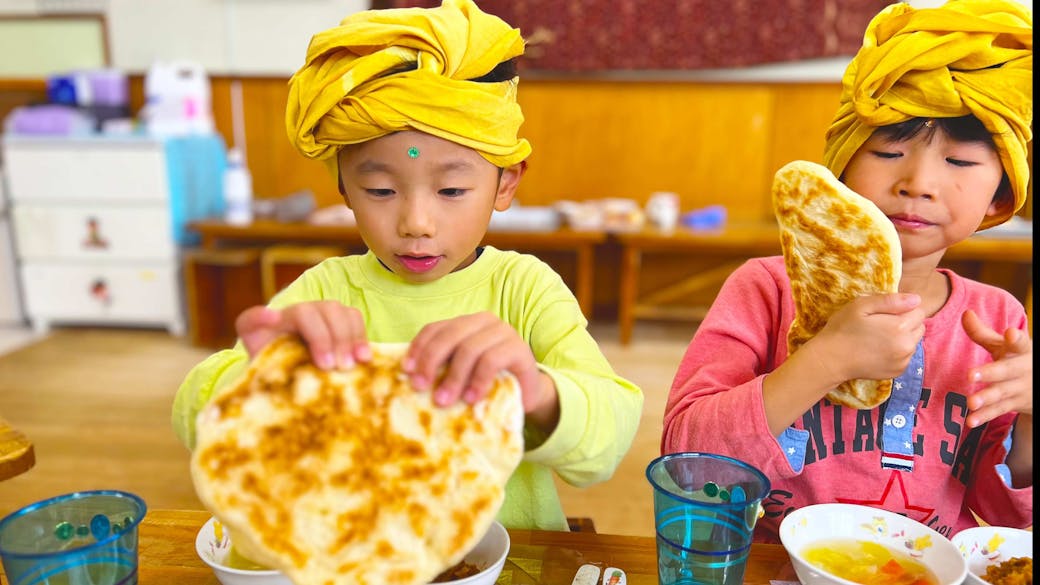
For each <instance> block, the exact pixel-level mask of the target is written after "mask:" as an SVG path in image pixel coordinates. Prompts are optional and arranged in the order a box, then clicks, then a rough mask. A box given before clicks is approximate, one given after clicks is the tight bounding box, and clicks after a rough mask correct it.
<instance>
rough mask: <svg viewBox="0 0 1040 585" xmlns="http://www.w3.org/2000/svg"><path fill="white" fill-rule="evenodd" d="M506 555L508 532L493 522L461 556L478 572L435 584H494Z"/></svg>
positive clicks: (504, 563) (507, 552) (504, 562)
mask: <svg viewBox="0 0 1040 585" xmlns="http://www.w3.org/2000/svg"><path fill="white" fill-rule="evenodd" d="M508 555H509V533H508V532H506V529H505V527H504V526H502V525H501V524H499V523H498V522H493V523H492V524H491V528H488V531H487V534H485V535H484V538H481V539H480V542H478V543H477V546H475V547H473V550H471V551H469V553H468V554H466V556H465V557H463V558H462V560H463V561H464V562H467V563H469V564H471V565H475V566H476V567H477V568H478V569H480V572H479V573H477V574H476V575H473V576H472V577H466V578H465V579H456V580H454V581H443V582H441V583H438V584H437V585H448V584H450V585H494V583H495V581H496V580H498V575H499V574H500V573H502V567H504V566H505V565H506V556H508Z"/></svg>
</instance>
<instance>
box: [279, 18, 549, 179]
mask: <svg viewBox="0 0 1040 585" xmlns="http://www.w3.org/2000/svg"><path fill="white" fill-rule="evenodd" d="M523 52H524V41H523V38H522V37H521V36H520V31H519V29H514V28H511V27H510V26H509V25H508V24H506V23H505V22H504V21H503V20H501V19H500V18H498V17H496V16H492V15H490V14H486V13H484V12H481V11H480V9H478V8H477V6H476V5H475V4H474V3H473V2H472V0H444V2H443V4H442V5H441V6H440V7H439V8H430V9H423V8H400V9H386V10H368V11H363V12H358V13H356V14H353V15H351V16H348V17H347V18H345V19H344V20H343V21H342V22H341V23H340V25H339V26H337V27H335V28H331V29H329V30H326V31H324V32H321V33H318V34H317V35H315V36H314V37H313V38H312V39H311V43H310V46H309V47H308V49H307V61H306V64H305V65H304V66H303V67H302V68H300V70H299V71H297V72H296V73H295V74H294V75H293V77H292V79H290V80H289V100H288V103H287V105H286V112H285V121H286V128H287V130H288V133H289V140H290V142H292V144H293V145H294V146H295V147H296V149H297V150H299V151H300V152H301V153H302V154H303V155H304V156H306V157H309V158H313V159H319V160H324V161H326V163H327V164H328V165H329V167H330V169H331V170H334V171H335V170H336V156H335V155H336V153H337V152H338V151H339V149H340V148H341V147H342V146H343V145H346V144H357V143H360V142H365V141H368V140H372V139H374V138H379V137H380V136H385V135H387V134H391V133H393V132H398V131H401V130H419V131H422V132H426V133H429V134H432V135H434V136H438V137H440V138H444V139H446V140H450V141H452V142H455V143H457V144H461V145H463V146H466V147H469V148H472V149H474V150H476V151H477V152H479V153H480V154H481V155H482V156H483V157H484V158H485V159H487V160H488V161H490V162H491V163H492V164H494V165H496V166H499V167H506V166H509V165H513V164H516V163H519V162H521V161H523V160H524V159H525V158H527V156H528V155H529V154H530V153H531V146H530V144H529V143H528V142H527V140H524V139H522V138H518V137H517V132H518V131H519V129H520V125H521V124H522V123H523V121H524V117H523V114H522V113H521V111H520V106H519V104H517V102H516V86H517V80H516V79H515V78H514V79H512V80H509V81H502V82H493V83H485V82H474V81H467V80H469V79H473V78H477V77H480V76H482V75H485V74H487V73H489V72H490V71H491V70H492V69H494V68H495V66H497V65H498V64H499V63H501V62H503V61H508V60H509V59H511V58H513V57H517V56H519V55H522V54H523ZM409 65H410V66H414V69H413V70H408V71H403V72H399V73H393V74H389V75H388V73H392V72H394V71H397V70H398V69H400V68H401V67H403V66H409Z"/></svg>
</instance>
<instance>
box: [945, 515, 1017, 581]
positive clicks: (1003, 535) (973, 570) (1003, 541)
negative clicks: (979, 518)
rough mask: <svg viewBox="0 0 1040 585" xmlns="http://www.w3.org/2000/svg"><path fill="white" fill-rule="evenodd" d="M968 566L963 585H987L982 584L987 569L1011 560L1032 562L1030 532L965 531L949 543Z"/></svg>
mask: <svg viewBox="0 0 1040 585" xmlns="http://www.w3.org/2000/svg"><path fill="white" fill-rule="evenodd" d="M951 540H952V541H953V544H954V546H956V547H957V550H959V551H960V553H961V555H962V556H963V557H964V559H965V560H966V561H967V562H968V577H967V578H966V579H965V580H964V585H989V583H987V582H985V581H983V580H982V575H985V574H986V567H988V566H990V565H996V564H997V563H1002V562H1004V561H1006V560H1008V559H1010V558H1012V557H1029V558H1033V533H1032V532H1031V531H1029V530H1020V529H1018V528H1006V527H1002V526H979V527H978V528H968V529H966V530H961V531H960V532H958V533H957V534H954V535H953V538H952V539H951Z"/></svg>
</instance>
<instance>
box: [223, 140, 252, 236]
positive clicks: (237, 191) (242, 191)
mask: <svg viewBox="0 0 1040 585" xmlns="http://www.w3.org/2000/svg"><path fill="white" fill-rule="evenodd" d="M227 156H228V161H227V162H228V165H227V169H225V170H224V220H225V221H227V222H228V223H230V224H234V225H245V224H248V223H252V221H253V177H252V175H250V174H249V168H247V167H246V164H245V157H244V156H243V155H242V150H241V149H239V148H236V147H232V148H230V149H228V155H227Z"/></svg>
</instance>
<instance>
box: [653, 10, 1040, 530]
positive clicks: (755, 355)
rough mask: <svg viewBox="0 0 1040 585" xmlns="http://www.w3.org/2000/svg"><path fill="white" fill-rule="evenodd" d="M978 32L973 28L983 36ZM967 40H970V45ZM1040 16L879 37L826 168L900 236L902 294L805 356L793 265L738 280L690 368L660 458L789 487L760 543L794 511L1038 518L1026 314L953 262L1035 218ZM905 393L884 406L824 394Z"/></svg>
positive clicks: (866, 49) (845, 108)
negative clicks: (860, 385)
mask: <svg viewBox="0 0 1040 585" xmlns="http://www.w3.org/2000/svg"><path fill="white" fill-rule="evenodd" d="M968 24H970V26H968ZM957 27H964V30H967V31H971V32H956V28H957ZM1032 63H1033V44H1032V16H1031V14H1030V13H1029V12H1028V11H1027V9H1026V8H1024V7H1023V6H1022V5H1021V4H1019V3H1017V2H1014V1H1010V0H1009V1H1006V2H1004V1H1001V0H997V1H983V0H958V1H957V2H950V3H948V4H946V5H944V6H942V7H940V8H933V9H920V10H915V9H914V8H911V7H909V6H908V5H907V4H904V3H899V4H894V5H891V6H889V7H888V8H886V9H884V10H882V12H881V13H879V14H878V15H877V16H876V17H875V18H874V20H872V21H871V24H870V25H869V26H868V28H867V32H866V36H865V41H864V45H863V48H862V49H861V50H860V52H859V53H858V54H857V56H856V57H855V59H854V60H853V61H852V63H851V64H850V65H849V67H848V69H847V71H846V74H845V76H844V79H843V92H842V99H841V104H840V107H839V110H838V113H837V115H836V117H835V119H834V122H833V124H832V126H831V128H830V130H829V131H828V135H827V146H826V149H825V153H824V162H825V164H826V165H827V166H828V167H829V168H830V169H831V171H832V172H834V174H835V175H836V176H838V177H840V178H841V179H842V181H843V182H844V183H845V184H846V185H848V186H849V187H850V188H852V189H853V190H854V191H856V192H857V193H859V194H861V195H863V196H864V197H866V198H867V199H869V200H870V201H872V202H873V203H874V204H876V205H877V206H878V208H880V209H881V211H882V212H883V213H884V214H885V215H886V216H887V217H888V218H889V219H890V220H891V221H892V223H893V224H894V225H895V227H896V230H897V232H898V234H899V240H900V244H901V247H902V253H903V270H902V279H901V281H900V283H899V292H898V293H893V294H885V295H873V296H865V297H860V298H858V299H855V300H853V301H852V302H850V303H849V304H848V305H846V306H845V307H843V308H842V309H841V310H839V311H838V312H836V313H835V314H834V315H832V316H831V318H830V319H829V320H828V322H827V324H826V326H825V327H824V328H823V329H822V330H821V331H820V332H819V333H818V334H817V335H816V336H815V337H814V338H813V339H811V340H809V341H808V342H807V343H805V344H804V345H803V346H802V347H800V348H799V349H798V351H797V352H795V353H794V354H792V355H790V356H789V355H788V353H787V343H786V339H787V332H788V330H789V328H790V325H791V321H792V319H793V317H794V304H793V299H792V295H791V284H790V281H789V279H788V276H787V274H786V272H785V269H784V262H783V258H782V257H779V256H777V257H771V258H757V259H752V260H749V261H748V262H747V263H745V264H744V265H743V266H741V267H740V268H739V269H737V270H736V271H734V272H733V274H732V275H730V277H729V278H728V279H727V281H726V283H725V284H724V285H723V287H722V289H721V291H720V292H719V295H718V297H717V298H716V300H715V303H714V304H713V305H712V307H711V310H710V311H709V312H708V315H707V316H706V317H705V319H704V321H703V322H702V323H701V325H700V327H699V328H698V330H697V333H696V334H695V335H694V337H693V340H692V341H691V343H690V345H689V348H688V349H687V351H686V355H685V356H684V358H683V360H682V363H681V364H680V365H679V369H678V372H677V374H676V376H675V381H674V382H673V384H672V388H671V392H670V394H669V399H668V404H667V407H666V409H665V416H664V432H663V437H662V451H663V452H665V453H670V452H677V451H706V452H714V453H720V454H724V455H730V456H733V457H737V458H740V459H742V460H744V461H747V462H749V463H751V464H752V465H754V466H756V467H758V468H759V469H760V470H762V471H763V472H764V473H765V474H766V475H767V476H769V478H770V481H771V483H772V490H771V492H770V493H769V495H768V496H767V497H766V498H765V500H764V501H763V507H764V512H765V515H764V517H762V518H761V519H760V520H759V522H758V525H757V527H756V533H755V540H756V541H764V542H777V541H778V540H779V538H778V535H777V529H778V527H779V524H780V522H781V521H782V520H783V518H784V516H785V515H786V514H788V513H789V512H790V511H792V510H794V509H796V508H799V507H802V506H805V505H809V504H815V503H821V502H848V503H855V504H863V505H867V506H874V507H878V508H884V509H886V510H890V511H893V512H897V513H900V514H904V515H907V516H909V517H910V518H913V519H914V520H918V521H920V522H922V523H924V524H926V525H928V526H931V527H932V528H934V529H935V530H937V531H939V532H940V533H942V534H944V535H947V536H951V535H953V534H955V533H956V532H958V531H959V530H962V529H964V528H967V527H969V526H973V525H976V524H977V522H976V520H975V518H974V515H973V513H974V514H977V515H978V516H979V517H981V518H982V519H983V520H985V521H986V522H987V523H989V524H996V525H1002V526H1015V527H1025V526H1029V525H1031V523H1032V513H1033V504H1032V498H1033V486H1032V479H1031V477H1032V472H1033V463H1032V461H1033V437H1032V433H1033V417H1032V413H1033V401H1032V392H1033V382H1032V374H1033V361H1032V360H1033V351H1032V339H1031V338H1030V335H1029V333H1028V322H1027V317H1026V313H1025V310H1024V308H1023V307H1022V304H1021V303H1020V302H1018V301H1017V300H1016V299H1015V298H1014V297H1013V296H1012V295H1011V294H1009V293H1008V292H1006V291H1004V290H1001V289H998V288H995V287H992V286H988V285H985V284H982V283H979V282H975V281H972V280H969V279H967V278H964V277H961V276H959V275H957V274H956V273H954V272H952V271H950V270H946V269H942V268H938V264H939V262H940V260H941V259H942V257H943V254H944V253H945V252H946V250H947V248H949V247H950V246H952V245H954V244H956V243H957V242H960V241H962V240H964V239H966V238H968V237H970V236H971V235H972V234H973V233H975V231H976V230H978V229H983V228H987V227H992V226H994V225H997V224H999V223H1002V222H1004V221H1006V220H1007V219H1009V218H1010V217H1011V216H1012V215H1013V214H1014V213H1015V212H1016V211H1017V210H1019V209H1020V208H1021V207H1022V205H1023V204H1024V203H1025V199H1026V193H1027V185H1028V182H1029V173H1030V170H1029V162H1028V157H1027V154H1026V153H1027V149H1026V146H1027V144H1028V143H1029V141H1030V140H1031V122H1032V103H1033V102H1032V93H1031V83H1032ZM857 378H866V379H888V378H892V379H894V383H893V391H892V395H891V397H890V398H889V399H888V400H887V401H886V402H885V403H883V404H881V405H880V406H878V407H876V408H873V409H869V410H855V409H851V408H847V407H842V406H839V405H836V404H832V403H831V402H829V401H827V400H826V399H825V398H824V397H825V396H826V394H827V393H828V392H829V391H830V390H832V389H833V388H835V387H836V386H837V385H838V384H840V383H841V382H843V381H845V380H850V379H857Z"/></svg>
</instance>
